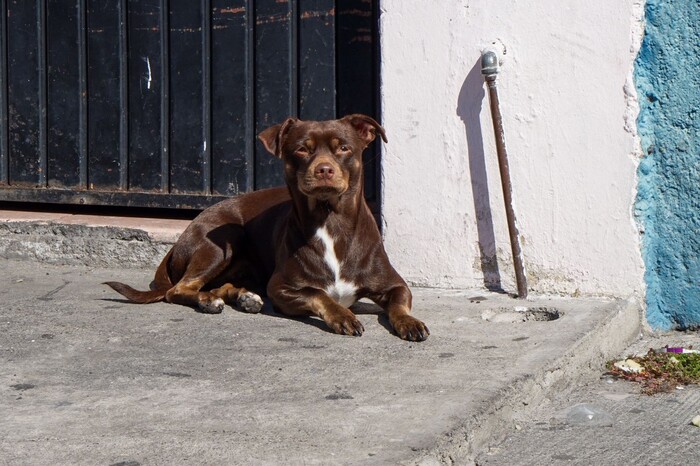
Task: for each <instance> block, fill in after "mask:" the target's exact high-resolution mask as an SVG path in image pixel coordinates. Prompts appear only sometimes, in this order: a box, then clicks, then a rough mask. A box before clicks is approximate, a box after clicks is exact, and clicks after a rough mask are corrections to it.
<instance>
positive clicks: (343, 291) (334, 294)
mask: <svg viewBox="0 0 700 466" xmlns="http://www.w3.org/2000/svg"><path fill="white" fill-rule="evenodd" d="M316 237H317V238H318V239H319V240H321V243H322V244H323V247H324V254H323V260H324V261H325V262H326V265H328V268H330V269H331V272H332V273H333V279H334V281H333V282H332V283H330V284H329V285H328V286H327V287H326V290H325V291H326V294H328V296H330V297H331V298H333V299H334V300H335V301H337V302H338V303H339V304H340V305H342V306H345V307H348V306H351V305H352V304H354V303H355V301H357V299H356V297H355V296H356V294H357V286H356V285H355V284H354V283H352V282H349V281H347V280H343V279H342V278H341V276H340V268H341V263H340V261H339V260H338V256H336V254H335V242H334V241H333V237H331V235H330V233H328V229H326V227H325V225H324V226H322V227H321V228H319V229H318V230H316Z"/></svg>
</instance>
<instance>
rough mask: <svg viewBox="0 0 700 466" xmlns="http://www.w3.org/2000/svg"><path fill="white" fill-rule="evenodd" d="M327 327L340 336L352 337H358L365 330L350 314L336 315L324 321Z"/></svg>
mask: <svg viewBox="0 0 700 466" xmlns="http://www.w3.org/2000/svg"><path fill="white" fill-rule="evenodd" d="M324 320H325V321H326V323H327V324H328V326H329V327H330V328H331V329H332V330H333V331H334V332H335V333H339V334H341V335H352V336H356V337H359V336H361V335H362V332H364V331H365V328H364V327H363V326H362V324H361V323H360V321H359V320H357V317H355V315H354V314H353V313H352V312H350V311H346V312H343V313H337V314H335V315H333V316H331V317H328V318H327V319H324Z"/></svg>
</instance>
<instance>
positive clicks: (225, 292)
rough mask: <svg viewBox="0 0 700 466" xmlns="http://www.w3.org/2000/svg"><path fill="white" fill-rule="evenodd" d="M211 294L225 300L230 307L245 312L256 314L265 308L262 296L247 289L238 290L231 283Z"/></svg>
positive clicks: (212, 291)
mask: <svg viewBox="0 0 700 466" xmlns="http://www.w3.org/2000/svg"><path fill="white" fill-rule="evenodd" d="M211 293H212V294H214V295H216V296H218V297H219V298H221V299H223V300H224V302H225V303H226V304H228V305H229V306H231V307H235V308H236V309H239V310H241V311H243V312H248V313H251V314H255V313H258V312H260V310H261V309H262V307H263V300H262V298H261V297H260V296H258V295H257V294H255V293H253V292H252V291H248V290H246V289H245V288H236V287H235V286H233V285H232V284H231V283H226V284H224V285H223V286H220V287H219V288H216V289H213V290H211Z"/></svg>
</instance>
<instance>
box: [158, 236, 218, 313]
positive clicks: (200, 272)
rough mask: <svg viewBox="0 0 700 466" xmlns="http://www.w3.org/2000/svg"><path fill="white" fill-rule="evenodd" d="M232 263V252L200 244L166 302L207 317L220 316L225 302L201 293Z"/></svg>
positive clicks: (212, 294)
mask: <svg viewBox="0 0 700 466" xmlns="http://www.w3.org/2000/svg"><path fill="white" fill-rule="evenodd" d="M231 260H232V257H231V254H230V251H228V253H225V252H224V251H223V250H222V249H221V248H220V247H217V246H216V245H215V244H213V243H206V242H205V243H203V244H201V245H200V246H199V247H198V248H197V250H196V251H194V252H193V253H192V255H191V256H190V257H189V262H188V263H187V268H186V269H185V273H184V274H183V276H182V278H180V280H179V281H178V282H177V283H176V284H175V286H173V287H172V288H170V290H168V292H167V293H166V294H165V300H166V301H167V302H169V303H174V304H182V305H185V306H193V307H196V308H197V309H198V310H199V311H200V312H203V313H206V314H219V313H220V312H221V311H223V310H224V300H223V299H222V298H221V297H220V296H218V295H216V294H214V293H212V292H210V291H202V288H204V287H206V286H207V284H209V283H210V282H212V281H213V280H215V279H216V278H217V277H218V276H219V275H220V274H221V273H222V272H223V271H224V270H225V269H226V268H227V267H228V266H229V264H230V263H231Z"/></svg>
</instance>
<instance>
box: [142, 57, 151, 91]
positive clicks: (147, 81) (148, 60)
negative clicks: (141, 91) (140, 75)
mask: <svg viewBox="0 0 700 466" xmlns="http://www.w3.org/2000/svg"><path fill="white" fill-rule="evenodd" d="M144 61H145V62H146V69H147V70H148V75H147V76H146V88H147V89H150V88H151V83H152V82H153V73H152V72H151V59H150V58H149V57H146V58H145V59H144Z"/></svg>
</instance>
